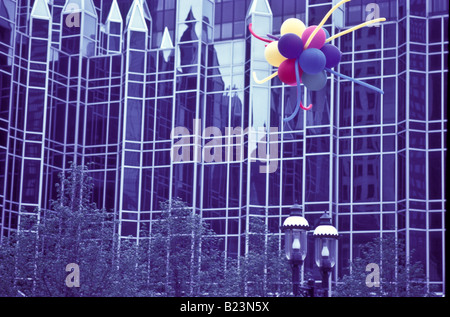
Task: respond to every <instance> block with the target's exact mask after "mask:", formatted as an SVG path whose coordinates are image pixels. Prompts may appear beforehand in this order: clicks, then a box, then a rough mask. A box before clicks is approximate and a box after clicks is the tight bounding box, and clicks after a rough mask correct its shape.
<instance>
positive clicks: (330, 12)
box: [304, 0, 350, 50]
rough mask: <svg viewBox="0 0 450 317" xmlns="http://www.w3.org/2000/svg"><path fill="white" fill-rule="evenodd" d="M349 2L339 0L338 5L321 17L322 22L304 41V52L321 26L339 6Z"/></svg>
mask: <svg viewBox="0 0 450 317" xmlns="http://www.w3.org/2000/svg"><path fill="white" fill-rule="evenodd" d="M349 1H350V0H341V1H340V2H339V3H338V4H336V5H335V6H334V7H333V8H332V9H331V10H330V11H328V13H327V14H326V15H325V16H324V17H323V19H322V21H320V23H319V25H318V26H317V27H316V28H315V29H314V31H313V32H312V33H311V35H310V36H309V38H308V40H307V41H306V44H305V47H304V49H305V50H306V49H307V48H308V46H309V44H311V41H312V40H313V39H314V36H316V34H317V32H319V30H320V29H321V28H322V26H323V25H324V24H325V22H327V20H328V18H329V17H330V16H331V14H332V13H333V12H334V11H336V10H337V9H338V8H339V7H340V6H341V5H343V4H344V3H346V2H349Z"/></svg>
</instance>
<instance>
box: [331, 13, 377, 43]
mask: <svg viewBox="0 0 450 317" xmlns="http://www.w3.org/2000/svg"><path fill="white" fill-rule="evenodd" d="M383 21H386V18H379V19H375V20H370V21H368V22H365V23H361V24H358V25H357V26H354V27H352V28H350V29H348V30H345V31H342V32H340V33H338V34H335V35H333V36H331V37H329V38H327V39H326V41H325V43H326V42H330V41H332V40H334V39H335V38H338V37H340V36H342V35H345V34H347V33H350V32H353V31H356V30H358V29H360V28H362V27H365V26H367V25H370V24H374V23H378V22H383Z"/></svg>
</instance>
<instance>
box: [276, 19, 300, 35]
mask: <svg viewBox="0 0 450 317" xmlns="http://www.w3.org/2000/svg"><path fill="white" fill-rule="evenodd" d="M305 29H306V26H305V24H304V23H303V22H302V21H301V20H299V19H296V18H290V19H287V20H286V21H284V22H283V24H282V25H281V29H280V34H281V35H284V34H286V33H294V34H297V35H298V36H299V37H302V34H303V31H305Z"/></svg>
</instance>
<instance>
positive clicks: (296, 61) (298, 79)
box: [295, 57, 312, 110]
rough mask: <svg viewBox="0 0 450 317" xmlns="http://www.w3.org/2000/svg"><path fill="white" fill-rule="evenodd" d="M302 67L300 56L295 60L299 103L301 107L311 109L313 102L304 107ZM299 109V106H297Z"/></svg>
mask: <svg viewBox="0 0 450 317" xmlns="http://www.w3.org/2000/svg"><path fill="white" fill-rule="evenodd" d="M299 68H300V57H299V58H297V59H296V60H295V79H296V80H297V99H298V101H297V103H298V105H299V107H300V108H302V109H303V110H309V109H311V108H312V104H310V105H309V106H308V107H304V106H303V103H302V88H301V87H300V72H299V71H298V70H299ZM297 109H298V108H297Z"/></svg>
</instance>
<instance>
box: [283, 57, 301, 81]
mask: <svg viewBox="0 0 450 317" xmlns="http://www.w3.org/2000/svg"><path fill="white" fill-rule="evenodd" d="M295 60H296V59H295V58H290V59H287V60H285V61H283V62H282V63H281V64H280V66H278V77H279V78H280V80H281V81H282V82H283V83H285V84H286V85H290V86H296V85H297V79H296V77H295ZM298 70H299V75H300V78H301V77H302V74H303V70H302V69H301V67H300V66H299V67H298ZM300 82H301V79H300Z"/></svg>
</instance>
